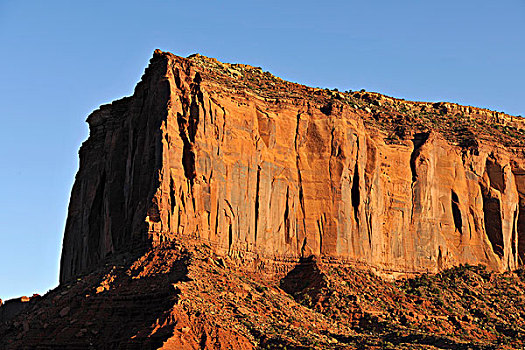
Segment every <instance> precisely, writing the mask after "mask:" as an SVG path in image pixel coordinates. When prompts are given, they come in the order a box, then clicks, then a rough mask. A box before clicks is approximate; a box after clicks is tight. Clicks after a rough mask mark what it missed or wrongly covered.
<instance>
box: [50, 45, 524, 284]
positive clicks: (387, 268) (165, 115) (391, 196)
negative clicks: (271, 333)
mask: <svg viewBox="0 0 525 350" xmlns="http://www.w3.org/2000/svg"><path fill="white" fill-rule="evenodd" d="M87 121H88V123H89V126H90V136H89V139H88V140H87V141H86V142H85V143H84V144H83V145H82V148H81V150H80V169H79V172H78V174H77V178H76V181H75V184H74V187H73V191H72V195H71V201H70V206H69V214H68V219H67V224H66V231H65V235H64V244H63V251H62V260H61V267H60V281H61V283H64V282H67V281H69V280H71V279H73V278H74V277H75V276H77V275H79V274H82V273H87V272H89V271H91V270H93V269H94V268H95V267H96V266H98V265H99V264H100V263H101V261H102V260H103V259H105V258H108V256H110V255H111V254H115V253H116V252H122V251H134V250H143V249H147V248H148V247H151V246H158V245H162V244H163V243H164V242H169V241H171V240H173V239H176V238H183V239H196V240H197V241H200V242H206V243H207V244H209V245H210V246H211V247H213V249H214V251H215V253H217V254H219V255H223V256H230V257H234V258H236V259H237V260H238V261H242V262H244V263H245V264H248V265H249V264H253V266H255V267H260V266H263V265H272V266H274V267H275V268H277V269H278V268H279V267H278V266H279V262H286V261H292V260H293V261H295V260H297V259H298V258H300V257H306V256H311V255H315V256H318V257H320V258H321V259H324V260H332V259H333V260H337V261H342V262H353V263H360V264H365V265H367V266H370V267H372V268H375V269H377V270H378V271H381V272H382V273H386V274H391V275H395V274H397V273H414V272H422V271H430V272H437V271H438V270H440V269H444V268H447V267H450V266H454V265H458V264H464V263H469V264H478V263H481V264H485V265H488V266H489V267H490V268H492V269H494V270H505V269H514V268H516V267H517V266H518V265H519V264H521V262H522V260H523V259H525V151H524V149H523V146H524V141H525V137H524V136H525V122H524V121H523V119H522V118H519V117H512V116H508V115H505V114H502V113H498V112H492V111H488V110H483V109H478V108H473V107H465V106H458V105H455V104H449V103H434V104H432V103H421V102H408V101H404V100H399V99H394V98H390V97H386V96H382V95H379V94H376V93H370V92H364V91H362V92H347V93H341V92H337V91H329V90H322V89H315V88H309V87H306V86H302V85H298V84H293V83H289V82H285V81H283V80H281V79H279V78H276V77H274V76H272V75H271V74H269V73H267V72H263V71H262V70H261V69H260V68H256V67H250V66H246V65H231V64H223V63H220V62H218V61H216V60H214V59H210V58H206V57H203V56H199V55H194V56H190V57H189V58H181V57H178V56H175V55H172V54H170V53H165V52H161V51H158V50H157V51H156V52H155V53H154V56H153V58H152V59H151V62H150V66H149V67H148V68H147V69H146V72H145V74H144V76H143V78H142V81H141V82H140V83H139V84H138V85H137V87H136V89H135V92H134V94H133V96H131V97H128V98H124V99H122V100H119V101H115V102H113V103H112V104H110V105H105V106H102V107H101V108H100V109H99V110H97V111H95V112H93V113H92V114H91V115H90V116H89V117H88V120H87Z"/></svg>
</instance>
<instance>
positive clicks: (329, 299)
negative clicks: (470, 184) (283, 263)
mask: <svg viewBox="0 0 525 350" xmlns="http://www.w3.org/2000/svg"><path fill="white" fill-rule="evenodd" d="M213 251H214V249H213V248H212V247H210V246H208V245H206V244H200V243H198V242H192V241H184V242H180V243H175V242H170V243H169V244H163V246H162V247H156V248H153V249H151V250H149V251H148V252H146V253H144V254H143V255H142V256H139V257H135V258H130V257H129V256H116V257H115V256H114V257H113V258H112V264H109V262H108V263H107V264H106V266H104V267H102V268H99V269H97V270H95V271H93V272H91V273H89V274H87V275H84V276H83V277H82V278H78V279H75V280H74V281H71V282H69V283H64V284H61V285H60V286H59V287H57V288H56V289H54V290H52V291H51V292H49V293H47V294H46V295H45V296H43V297H42V298H41V299H39V300H38V301H37V302H36V303H34V304H31V305H30V306H29V308H28V309H26V311H25V313H23V314H20V315H19V316H18V317H16V318H15V319H13V320H12V321H11V322H9V323H7V324H0V348H2V349H177V350H180V349H210V350H211V349H301V350H306V349H465V350H466V349H471V350H478V349H487V350H488V349H522V348H523V346H525V321H524V320H525V314H524V312H523V310H524V309H525V297H524V293H525V277H524V276H525V274H524V272H523V270H518V271H516V272H505V273H503V274H501V273H496V272H491V271H488V270H487V269H486V268H485V267H480V266H459V267H455V268H453V269H449V270H444V271H442V272H441V273H439V274H437V275H427V274H423V275H420V276H418V277H416V278H411V279H399V280H397V281H395V282H391V281H385V280H384V279H382V278H380V277H378V276H377V275H375V274H373V273H371V272H370V271H369V270H366V269H360V268H355V267H351V266H349V265H347V264H340V263H333V262H332V263H327V262H322V261H319V260H317V259H315V258H309V259H302V260H301V261H298V262H297V263H296V264H294V265H290V266H289V272H288V273H286V274H284V273H281V274H267V273H266V271H265V270H261V271H258V272H254V271H253V270H252V269H251V268H249V267H248V266H246V265H244V264H242V262H241V261H240V260H239V259H236V258H231V257H222V256H219V255H217V254H215V253H214V252H213Z"/></svg>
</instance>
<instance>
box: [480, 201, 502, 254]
mask: <svg viewBox="0 0 525 350" xmlns="http://www.w3.org/2000/svg"><path fill="white" fill-rule="evenodd" d="M483 214H484V221H485V232H486V233H487V237H488V239H489V241H490V244H491V245H492V250H493V251H494V253H495V254H496V255H498V256H499V257H500V258H502V257H503V230H502V222H501V204H500V200H499V199H498V198H497V197H491V196H490V195H489V194H488V193H486V191H483Z"/></svg>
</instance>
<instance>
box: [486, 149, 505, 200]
mask: <svg viewBox="0 0 525 350" xmlns="http://www.w3.org/2000/svg"><path fill="white" fill-rule="evenodd" d="M486 169H487V174H488V176H489V179H490V186H491V187H493V188H495V189H497V190H498V191H500V192H501V193H503V192H505V177H504V174H503V169H502V168H501V166H500V165H499V164H498V163H496V161H495V160H493V159H491V158H490V157H489V158H487V162H486Z"/></svg>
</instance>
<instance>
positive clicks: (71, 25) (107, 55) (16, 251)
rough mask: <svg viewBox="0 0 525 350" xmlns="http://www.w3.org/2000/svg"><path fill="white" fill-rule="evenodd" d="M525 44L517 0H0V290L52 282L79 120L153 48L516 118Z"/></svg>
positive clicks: (140, 66) (11, 293)
mask: <svg viewBox="0 0 525 350" xmlns="http://www.w3.org/2000/svg"><path fill="white" fill-rule="evenodd" d="M146 4H148V5H146ZM524 43H525V1H524V0H507V1H486V0H477V1H472V0H461V1H458V0H454V1H452V0H442V1H421V0H419V1H415V0H414V1H403V0H400V1H390V0H385V1H363V0H359V1H328V2H324V1H284V0H280V1H268V0H266V1H217V0H215V1H204V0H201V1H198V2H194V1H188V0H185V1H154V0H153V1H20V0H15V1H10V0H0V118H1V126H0V159H1V166H0V209H1V210H0V223H1V225H0V298H2V299H4V300H5V299H7V298H10V297H15V296H20V295H30V294H32V293H33V292H38V293H44V292H46V291H47V290H48V289H50V288H52V287H54V286H56V285H57V281H58V278H57V277H58V263H59V258H60V249H61V244H62V235H63V230H64V222H65V218H66V211H67V205H68V201H69V194H70V191H71V186H72V183H73V179H74V176H75V173H76V171H77V168H78V159H77V151H78V148H79V146H80V144H81V142H82V141H83V140H85V139H86V137H87V125H86V124H85V122H84V121H85V118H86V117H87V115H88V114H89V113H90V112H91V111H92V110H94V109H96V108H97V107H98V106H99V105H100V104H103V103H108V102H110V101H112V100H114V99H117V98H120V97H122V96H127V95H130V94H131V93H132V91H133V88H134V86H135V84H136V83H137V81H138V80H139V79H140V76H141V75H142V73H143V71H144V68H145V67H146V65H147V63H148V60H149V58H150V57H151V55H152V52H153V50H154V49H155V48H160V49H162V50H166V51H171V52H173V53H175V54H178V55H182V56H187V55H189V54H192V53H196V52H199V53H201V54H204V55H207V56H212V57H216V58H218V59H219V60H221V61H225V62H240V63H248V64H251V65H254V66H261V67H263V69H264V70H269V71H270V72H272V73H274V74H275V75H277V76H280V77H282V78H284V79H287V80H291V81H295V82H299V83H304V84H307V85H311V86H319V87H330V88H334V87H337V88H339V89H340V90H347V89H352V90H357V89H361V88H364V89H366V90H370V91H378V92H382V93H385V94H388V95H392V96H395V97H401V98H406V99H411V100H428V101H452V102H458V103H462V104H467V105H475V106H480V107H488V108H491V109H495V110H498V111H504V112H507V113H511V114H514V115H525V95H524V89H523V83H524V82H525V60H524V54H525V45H524Z"/></svg>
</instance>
